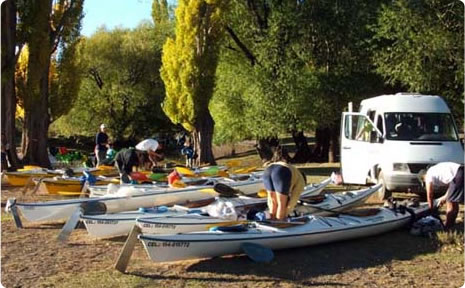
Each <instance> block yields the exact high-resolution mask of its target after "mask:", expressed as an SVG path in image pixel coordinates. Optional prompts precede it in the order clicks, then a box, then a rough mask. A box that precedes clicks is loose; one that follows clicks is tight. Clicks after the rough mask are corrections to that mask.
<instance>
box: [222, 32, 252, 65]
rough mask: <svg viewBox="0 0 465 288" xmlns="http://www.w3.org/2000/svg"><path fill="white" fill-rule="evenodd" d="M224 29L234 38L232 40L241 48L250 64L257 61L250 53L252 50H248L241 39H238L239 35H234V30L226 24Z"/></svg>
mask: <svg viewBox="0 0 465 288" xmlns="http://www.w3.org/2000/svg"><path fill="white" fill-rule="evenodd" d="M225 29H226V31H227V32H228V33H229V35H230V36H231V38H232V39H233V40H234V42H236V44H237V46H239V48H241V50H242V52H244V54H245V57H247V58H248V59H249V61H250V65H252V66H254V65H255V64H256V62H257V59H256V58H255V56H254V55H253V54H252V52H250V50H249V49H248V48H247V47H246V46H245V44H244V43H242V41H241V40H240V39H239V37H238V36H237V35H236V33H234V31H233V30H232V28H231V27H229V26H227V25H226V27H225Z"/></svg>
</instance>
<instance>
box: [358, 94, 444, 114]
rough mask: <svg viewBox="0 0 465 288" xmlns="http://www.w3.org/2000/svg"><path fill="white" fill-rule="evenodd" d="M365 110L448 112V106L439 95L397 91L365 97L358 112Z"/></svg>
mask: <svg viewBox="0 0 465 288" xmlns="http://www.w3.org/2000/svg"><path fill="white" fill-rule="evenodd" d="M367 110H380V111H383V112H414V113H415V112H430V113H450V110H449V107H447V104H446V102H445V101H444V100H443V99H442V98H441V97H439V96H437V95H422V94H417V93H397V94H393V95H381V96H377V97H373V98H368V99H365V100H363V101H362V102H360V112H366V111H367Z"/></svg>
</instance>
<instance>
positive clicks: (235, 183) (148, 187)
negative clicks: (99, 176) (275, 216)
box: [88, 171, 263, 197]
mask: <svg viewBox="0 0 465 288" xmlns="http://www.w3.org/2000/svg"><path fill="white" fill-rule="evenodd" d="M262 175H263V172H262V171H260V172H252V173H249V174H231V175H230V176H229V177H183V178H182V179H181V181H182V182H183V183H184V184H186V185H187V186H186V187H185V188H189V187H191V186H209V187H212V186H213V185H214V184H215V183H225V184H228V185H230V186H231V187H234V188H237V189H240V190H242V189H245V190H244V191H243V192H245V194H253V193H257V191H258V190H254V189H255V188H256V187H253V186H251V187H248V185H246V184H247V181H253V180H257V179H261V177H262ZM241 185H243V187H239V186H241ZM128 188H131V189H137V190H138V191H140V192H141V193H151V192H157V191H160V190H166V189H182V188H170V187H169V186H168V184H167V183H166V182H153V183H152V184H108V185H92V186H90V187H89V188H88V190H89V191H90V197H101V196H112V195H114V194H118V193H119V192H120V191H125V190H127V189H128ZM247 189H249V190H251V191H248V190H247Z"/></svg>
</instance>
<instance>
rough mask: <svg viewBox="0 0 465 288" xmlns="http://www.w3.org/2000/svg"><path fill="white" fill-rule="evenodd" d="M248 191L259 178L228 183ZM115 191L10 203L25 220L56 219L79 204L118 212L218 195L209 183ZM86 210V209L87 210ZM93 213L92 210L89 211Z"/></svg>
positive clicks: (255, 187)
mask: <svg viewBox="0 0 465 288" xmlns="http://www.w3.org/2000/svg"><path fill="white" fill-rule="evenodd" d="M230 185H231V187H234V188H238V189H240V190H241V191H243V192H245V193H246V194H247V193H250V194H252V193H257V192H258V191H259V190H260V189H262V188H263V182H262V181H261V179H249V180H245V181H238V182H234V183H231V184H230ZM120 192H121V193H118V194H110V195H108V196H104V197H90V198H83V199H66V200H54V201H46V202H35V203H19V202H16V200H14V201H12V202H14V204H13V205H15V206H16V207H17V209H18V210H19V211H20V213H21V214H22V215H23V216H24V218H26V220H27V221H30V222H37V221H56V220H62V219H67V218H69V217H70V216H71V215H72V214H73V212H74V211H75V210H76V209H78V208H79V207H81V208H83V209H84V212H85V213H87V212H89V213H90V212H91V211H90V210H96V209H97V210H98V214H105V213H117V212H123V211H131V210H137V209H139V208H141V207H145V208H148V207H153V206H161V205H174V204H184V203H190V202H193V201H201V200H205V199H208V198H211V197H215V196H218V195H219V194H218V193H216V192H215V191H214V190H213V189H212V188H211V187H206V186H190V187H187V188H182V189H175V188H164V189H158V190H156V191H153V192H146V191H145V190H144V189H136V188H134V187H129V188H128V189H127V190H122V191H120ZM86 211H87V212H86ZM92 213H95V211H92Z"/></svg>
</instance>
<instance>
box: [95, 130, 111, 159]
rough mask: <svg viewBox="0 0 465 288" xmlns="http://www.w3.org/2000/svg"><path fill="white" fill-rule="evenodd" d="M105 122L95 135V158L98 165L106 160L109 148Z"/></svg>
mask: <svg viewBox="0 0 465 288" xmlns="http://www.w3.org/2000/svg"><path fill="white" fill-rule="evenodd" d="M105 128H106V127H105V124H102V125H100V130H99V132H98V133H97V135H96V136H95V158H96V159H97V166H99V165H100V164H101V163H102V161H103V160H105V158H106V155H107V148H108V135H107V133H105Z"/></svg>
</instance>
